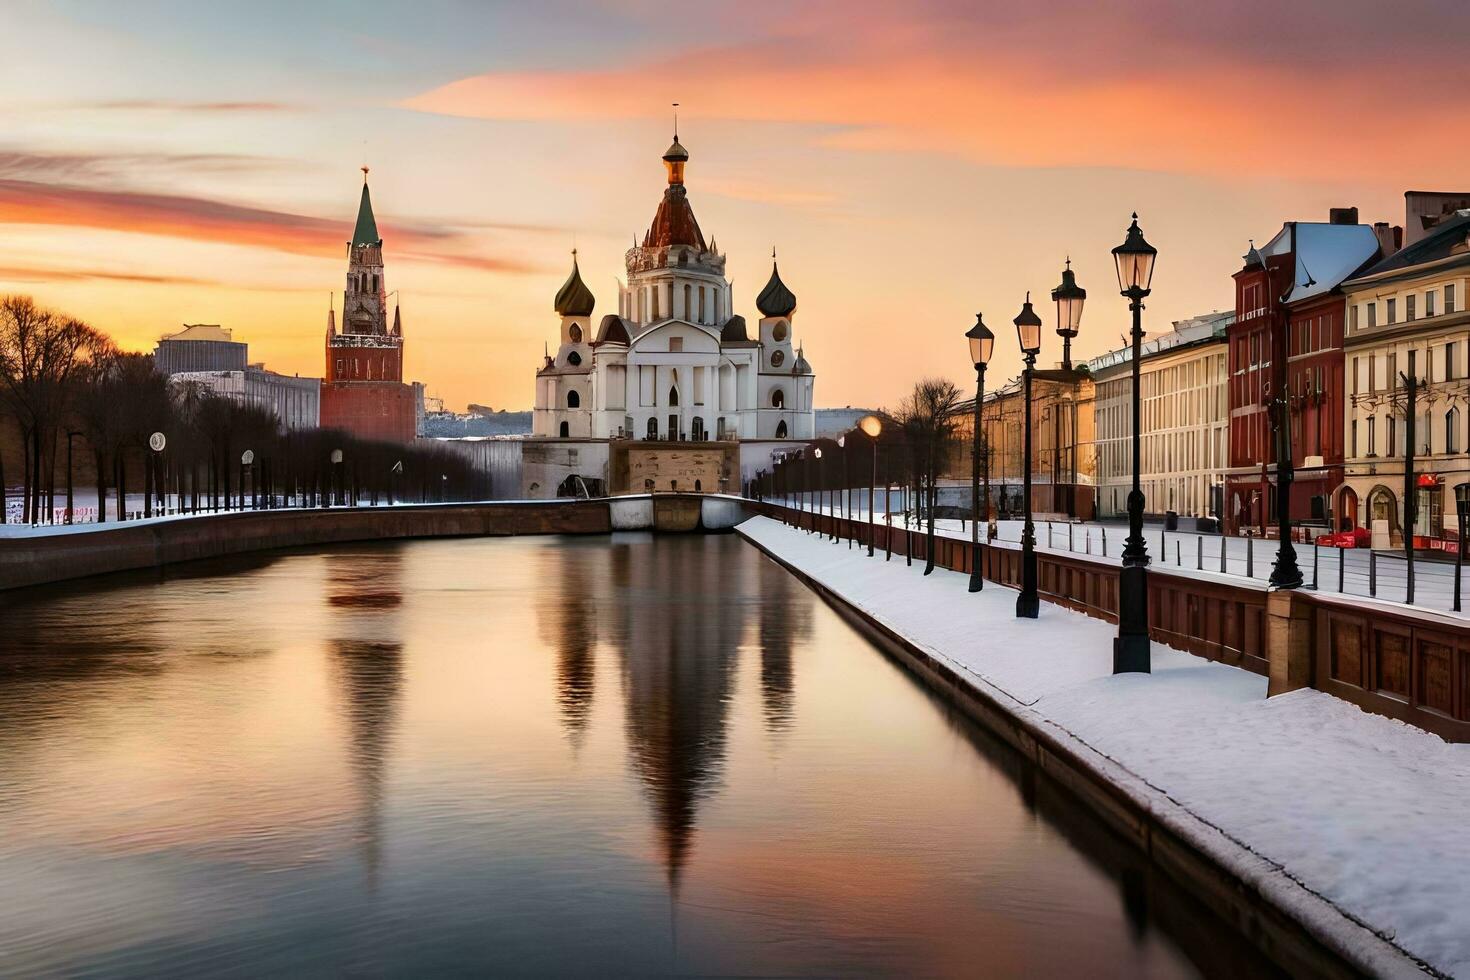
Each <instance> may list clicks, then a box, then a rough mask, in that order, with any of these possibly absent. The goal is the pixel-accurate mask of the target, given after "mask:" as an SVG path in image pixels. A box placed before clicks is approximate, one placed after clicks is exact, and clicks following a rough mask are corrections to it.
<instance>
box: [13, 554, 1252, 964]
mask: <svg viewBox="0 0 1470 980" xmlns="http://www.w3.org/2000/svg"><path fill="white" fill-rule="evenodd" d="M0 617H3V631H0V648H3V649H0V828H3V833H0V975H5V976H16V975H34V974H65V975H70V976H108V977H112V976H139V977H142V976H159V975H190V976H239V977H261V976H286V975H292V976H303V975H321V976H326V975H333V976H336V975H344V974H346V975H364V976H380V975H397V976H410V975H415V976H428V975H463V974H479V975H544V976H553V975H554V976H579V975H585V976H606V975H629V974H631V975H690V974H697V975H740V976H772V975H779V976H831V975H842V976H854V975H858V976H869V975H904V976H916V975H917V976H976V975H986V976H1015V975H1021V974H1028V975H1032V976H1084V975H1085V976H1091V977H1097V976H1129V977H1144V976H1152V977H1174V976H1192V975H1198V974H1200V973H1207V974H1216V975H1224V974H1227V973H1235V974H1239V973H1240V972H1241V971H1247V972H1253V973H1254V972H1260V971H1262V970H1264V969H1266V967H1265V966H1264V965H1263V964H1261V963H1259V962H1257V961H1256V960H1255V959H1254V958H1253V956H1252V954H1250V953H1249V952H1246V951H1245V950H1244V949H1243V944H1242V942H1241V941H1240V940H1239V939H1238V937H1235V936H1234V935H1232V934H1231V933H1229V932H1228V931H1227V930H1225V929H1224V928H1223V927H1222V926H1221V925H1220V924H1219V923H1218V922H1216V921H1214V920H1213V919H1211V917H1210V916H1208V915H1207V914H1205V913H1204V912H1203V910H1202V909H1200V908H1199V907H1198V906H1196V905H1195V904H1194V903H1193V901H1192V900H1191V899H1189V898H1188V897H1187V896H1185V895H1183V894H1181V893H1179V891H1178V890H1177V889H1174V888H1173V887H1172V886H1171V885H1170V884H1169V883H1168V882H1166V881H1163V880H1161V879H1160V877H1159V876H1158V875H1157V873H1154V872H1151V871H1150V870H1149V869H1148V868H1147V866H1146V865H1144V864H1143V863H1141V861H1140V860H1139V859H1138V857H1137V856H1136V855H1134V854H1133V853H1132V852H1130V851H1129V850H1128V849H1127V848H1125V847H1123V846H1122V845H1121V844H1120V843H1119V842H1118V841H1116V840H1115V839H1113V838H1112V837H1111V835H1109V834H1108V833H1107V832H1105V831H1103V830H1101V829H1100V828H1099V827H1098V825H1097V824H1096V822H1095V821H1094V820H1092V819H1091V818H1090V817H1088V816H1087V815H1086V814H1085V813H1079V812H1078V808H1077V807H1076V805H1075V804H1073V803H1072V802H1071V801H1069V800H1068V798H1067V797H1065V796H1064V795H1063V794H1062V793H1061V792H1060V791H1059V790H1058V789H1056V788H1055V787H1053V786H1052V785H1051V784H1050V783H1049V782H1048V781H1046V780H1045V779H1043V778H1040V777H1038V775H1037V774H1036V773H1035V771H1034V770H1032V768H1031V767H1030V766H1028V765H1026V764H1024V763H1023V762H1022V761H1021V760H1020V759H1019V757H1018V756H1016V755H1015V754H1014V753H1012V752H1010V751H1009V750H1008V749H1006V748H1004V747H1002V746H1000V745H998V744H996V743H994V742H992V741H991V740H990V739H989V738H988V737H987V736H986V735H985V734H984V733H982V732H980V731H978V730H977V729H976V728H975V727H974V726H973V725H972V724H970V723H969V722H968V721H966V720H965V719H964V718H963V717H962V716H960V715H959V714H958V712H957V711H955V710H954V709H953V708H952V707H950V706H948V705H946V704H945V703H944V702H943V701H941V700H939V699H937V698H935V697H934V696H932V695H930V694H929V693H927V691H926V690H925V689H924V688H923V687H922V686H921V685H920V684H918V683H917V682H916V681H915V680H914V679H913V678H911V677H910V676H909V675H908V674H907V673H906V672H905V671H904V670H903V669H902V668H901V667H899V666H898V665H896V664H894V663H893V662H891V661H890V660H888V659H886V658H885V657H884V656H883V655H882V654H881V653H880V652H878V651H877V650H876V649H875V648H874V647H873V646H871V645H870V644H869V643H868V642H867V641H866V640H865V639H864V638H863V637H862V636H861V635H860V634H859V633H857V632H855V631H854V630H853V629H852V628H851V627H850V626H848V625H847V624H846V623H845V622H844V621H843V620H842V619H840V618H839V617H838V616H837V615H836V614H835V613H834V612H833V611H832V610H831V609H830V608H829V607H827V606H826V605H825V604H824V603H822V602H821V601H820V600H819V599H818V598H817V597H816V596H814V595H813V594H812V593H811V592H809V591H808V590H807V589H806V588H805V587H804V586H802V585H801V584H800V583H799V582H798V581H796V580H795V579H794V578H792V577H791V576H790V575H789V574H787V573H786V572H785V571H783V570H782V569H780V568H779V567H778V566H776V565H775V564H773V563H772V562H770V561H769V560H767V559H766V558H764V557H763V556H762V555H761V554H760V553H759V552H758V551H756V550H755V549H754V548H753V547H751V546H750V545H748V544H746V543H745V542H743V541H742V540H741V539H739V538H738V537H736V536H733V535H722V536H698V535H688V536H660V537H655V536H652V535H642V534H639V535H615V536H613V537H611V538H606V537H601V538H555V537H539V538H535V537H528V538H503V539H456V540H439V541H421V542H407V543H392V544H381V545H364V546H351V547H338V548H333V549H331V550H325V551H313V552H306V551H303V552H286V553H279V554H273V555H266V556H258V557H253V558H248V559H232V560H229V561H221V562H208V563H199V564H195V565H191V566H185V567H182V568H179V569H175V570H174V571H172V572H169V573H166V574H163V575H159V574H156V573H150V574H143V575H125V576H112V577H109V578H105V579H98V580H92V581H87V582H81V583H75V584H72V585H68V586H64V587H56V588H50V589H46V590H30V591H27V592H24V593H18V594H15V595H12V596H9V597H6V598H5V599H4V600H3V605H0Z"/></svg>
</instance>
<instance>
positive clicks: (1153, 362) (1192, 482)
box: [1088, 312, 1235, 518]
mask: <svg viewBox="0 0 1470 980" xmlns="http://www.w3.org/2000/svg"><path fill="white" fill-rule="evenodd" d="M1234 319H1235V314H1234V313H1231V312H1226V313H1207V314H1205V315H1203V316H1197V317H1193V318H1191V319H1188V320H1179V321H1177V322H1175V324H1174V329H1173V330H1171V331H1170V332H1169V333H1167V334H1165V335H1164V336H1162V337H1158V338H1156V339H1154V340H1150V341H1147V342H1146V343H1145V344H1144V345H1143V351H1142V358H1141V359H1140V362H1139V392H1140V403H1141V404H1140V411H1141V414H1142V418H1143V426H1142V431H1143V437H1142V440H1141V447H1140V448H1141V451H1140V453H1139V473H1140V479H1139V484H1140V486H1141V487H1142V489H1143V494H1144V500H1145V501H1146V503H1145V509H1146V510H1147V512H1148V513H1153V514H1163V513H1165V512H1167V511H1173V512H1175V513H1177V514H1179V515H1180V516H1183V517H1195V518H1204V517H1214V518H1218V517H1219V516H1220V509H1221V501H1222V500H1223V499H1224V498H1223V494H1224V477H1223V473H1224V470H1225V466H1226V463H1227V461H1228V455H1227V446H1226V442H1227V437H1228V434H1229V425H1228V424H1227V419H1228V413H1229V404H1228V394H1227V391H1226V388H1227V385H1226V342H1225V337H1226V332H1227V330H1228V328H1229V326H1230V324H1231V322H1233V321H1234ZM1088 368H1089V370H1090V371H1091V373H1092V378H1093V382H1094V384H1095V385H1096V393H1095V395H1094V407H1093V414H1094V417H1095V419H1096V426H1097V448H1096V458H1097V495H1098V503H1097V512H1098V516H1099V517H1104V518H1117V517H1126V516H1127V514H1128V493H1129V491H1131V490H1132V489H1133V349H1132V347H1131V346H1130V347H1124V348H1122V349H1120V350H1116V351H1113V352H1111V353H1109V354H1104V355H1103V356H1101V357H1097V358H1094V359H1093V360H1092V361H1089V362H1088Z"/></svg>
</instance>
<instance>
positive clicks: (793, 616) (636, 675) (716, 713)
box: [541, 536, 811, 885]
mask: <svg viewBox="0 0 1470 980" xmlns="http://www.w3.org/2000/svg"><path fill="white" fill-rule="evenodd" d="M742 547H743V545H742V543H741V542H740V541H739V540H738V539H737V538H735V537H733V536H707V537H684V538H679V539H668V538H643V537H634V538H628V539H615V540H614V542H613V544H612V546H611V548H610V549H609V551H604V550H603V549H600V548H599V549H596V550H593V549H585V550H584V549H579V548H562V549H558V557H559V558H560V559H561V560H562V562H563V563H564V567H563V569H562V572H561V577H562V579H563V580H564V581H565V582H566V583H567V596H568V601H569V602H570V603H571V604H570V605H567V604H548V605H546V606H543V608H542V610H541V616H542V618H543V622H545V623H548V624H550V626H551V628H552V629H553V630H554V631H555V633H556V636H555V637H554V638H553V639H552V642H551V643H550V645H551V646H552V647H553V649H555V650H556V651H557V675H556V677H557V680H556V684H557V690H556V698H557V701H558V705H559V707H560V709H561V715H562V723H563V726H564V727H565V729H566V731H567V734H568V737H569V738H570V739H572V740H573V741H574V742H576V741H577V740H579V739H580V737H581V734H582V731H583V730H584V728H585V725H586V722H587V715H588V710H589V707H590V704H591V701H592V697H593V679H594V675H593V669H592V663H593V659H592V654H591V652H590V651H591V649H592V647H593V646H594V644H595V642H596V640H599V639H600V640H601V641H602V642H603V643H606V644H608V645H609V646H611V647H612V648H613V650H614V652H615V654H616V656H617V658H618V661H619V664H620V667H621V674H622V696H623V702H624V719H625V722H624V723H625V726H626V731H627V737H628V747H629V754H630V759H629V763H630V766H631V768H632V770H633V772H634V773H635V774H636V775H637V776H638V778H639V780H640V781H641V782H642V784H643V788H644V792H645V794H646V795H647V797H648V800H649V803H650V805H651V806H652V809H653V813H654V819H655V823H656V827H657V832H658V838H659V846H660V849H661V851H662V858H663V861H664V864H665V867H666V869H667V871H668V875H669V879H670V882H671V883H672V884H674V885H677V883H678V880H679V876H680V873H681V871H682V869H683V867H684V865H685V862H686V860H687V858H688V855H689V851H690V848H691V845H692V842H693V838H694V832H695V824H696V820H697V817H698V809H699V805H700V803H701V802H702V801H703V800H705V799H707V798H708V797H709V796H710V795H711V794H712V793H714V792H715V791H716V789H717V788H718V786H719V782H720V779H721V776H722V772H723V768H724V762H725V737H726V728H727V726H728V722H729V712H730V710H731V704H732V701H733V699H734V694H735V676H736V672H737V669H738V666H739V655H740V651H741V648H742V646H743V645H744V646H747V648H748V647H749V645H750V644H751V643H752V642H754V643H755V644H757V645H758V648H759V655H760V658H761V661H760V678H761V692H760V698H761V708H762V715H763V717H764V720H765V725H766V728H767V730H768V731H769V732H771V733H772V734H778V733H779V732H781V731H783V730H784V729H785V728H786V726H787V725H789V723H790V717H791V705H792V697H793V683H794V682H793V674H794V672H793V667H792V659H791V651H792V647H793V644H795V643H797V642H799V641H800V640H801V638H802V637H803V636H804V635H805V634H806V633H807V632H808V631H809V629H810V622H809V620H810V615H811V610H810V605H809V598H808V597H806V596H804V595H802V594H800V592H799V590H794V589H792V588H791V580H790V576H789V575H787V573H786V572H784V571H783V570H781V569H780V568H778V567H776V566H775V565H771V564H770V563H759V564H751V563H748V562H744V561H740V560H739V555H738V554H737V552H738V550H739V549H741V548H742ZM609 552H610V553H609ZM604 560H605V561H607V562H608V563H609V565H610V569H607V570H604V569H603V568H602V567H601V566H600V565H591V564H589V563H593V562H601V561H604ZM752 569H756V571H755V572H754V573H753V574H752ZM768 570H769V572H770V573H774V574H768ZM573 596H581V599H580V600H576V601H573V600H572V597H573ZM652 597H662V598H661V599H660V600H659V601H657V602H651V601H650V600H651V598H652ZM594 610H595V614H594Z"/></svg>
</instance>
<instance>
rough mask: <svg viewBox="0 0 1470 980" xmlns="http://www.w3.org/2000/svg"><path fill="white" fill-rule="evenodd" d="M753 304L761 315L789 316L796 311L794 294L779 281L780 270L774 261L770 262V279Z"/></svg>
mask: <svg viewBox="0 0 1470 980" xmlns="http://www.w3.org/2000/svg"><path fill="white" fill-rule="evenodd" d="M755 306H756V309H758V310H760V311H761V315H762V316H790V315H791V314H793V313H795V312H796V294H795V293H793V292H792V291H791V290H789V289H787V288H786V284H785V283H784V282H782V281H781V272H780V270H778V269H777V268H776V263H775V262H772V263H771V278H770V281H768V282H767V283H766V288H765V289H762V290H761V294H760V295H759V296H757V297H756V298H755Z"/></svg>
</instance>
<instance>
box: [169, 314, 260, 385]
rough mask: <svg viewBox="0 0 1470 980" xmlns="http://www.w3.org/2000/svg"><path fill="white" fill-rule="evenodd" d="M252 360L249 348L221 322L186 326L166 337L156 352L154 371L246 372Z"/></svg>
mask: <svg viewBox="0 0 1470 980" xmlns="http://www.w3.org/2000/svg"><path fill="white" fill-rule="evenodd" d="M249 359H250V355H249V352H248V348H247V346H246V345H245V344H243V343H240V342H239V341H237V340H235V338H234V335H233V334H232V333H231V332H230V331H229V330H227V329H225V328H224V327H221V326H220V325H219V324H217V323H186V324H184V329H182V330H180V331H179V332H178V333H171V334H165V335H164V336H163V337H162V338H160V339H159V341H158V345H157V346H156V347H154V349H153V369H154V370H155V371H157V372H158V373H159V374H169V375H173V374H180V373H182V372H184V371H243V370H245V367H246V365H247V363H248V362H249Z"/></svg>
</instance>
